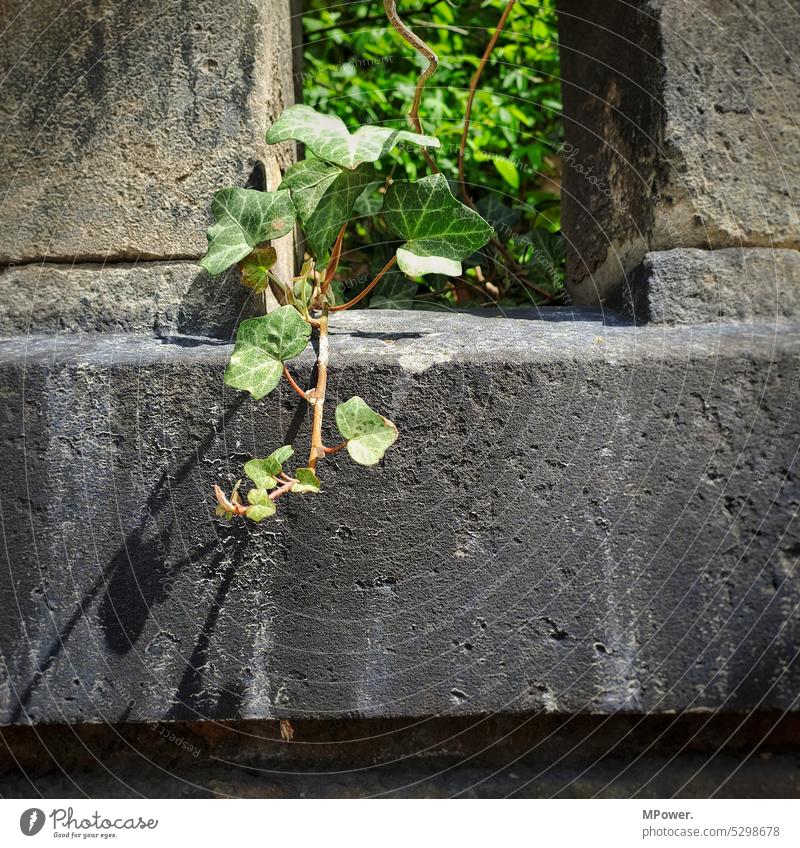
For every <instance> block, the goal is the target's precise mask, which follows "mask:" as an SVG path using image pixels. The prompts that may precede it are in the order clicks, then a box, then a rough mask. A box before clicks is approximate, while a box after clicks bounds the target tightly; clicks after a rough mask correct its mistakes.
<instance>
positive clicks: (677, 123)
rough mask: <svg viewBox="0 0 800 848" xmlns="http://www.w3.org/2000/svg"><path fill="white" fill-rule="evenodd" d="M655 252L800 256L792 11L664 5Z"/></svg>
mask: <svg viewBox="0 0 800 848" xmlns="http://www.w3.org/2000/svg"><path fill="white" fill-rule="evenodd" d="M652 5H654V6H656V7H657V8H658V9H659V14H660V29H661V39H662V49H663V54H662V56H661V57H659V58H660V60H661V61H662V62H663V63H664V64H665V66H666V73H665V77H664V82H665V86H664V91H663V97H662V100H663V105H664V117H665V126H664V136H663V144H664V151H663V153H664V159H665V164H666V167H665V169H664V171H663V177H664V180H665V182H664V184H663V185H662V186H661V187H660V188H659V192H660V194H661V196H663V197H664V198H665V201H666V202H664V203H663V204H660V205H657V206H656V214H655V226H654V233H653V241H652V249H655V250H661V249H667V248H670V247H678V246H681V247H705V248H707V247H737V246H741V245H747V246H762V247H798V246H800V217H799V216H798V203H799V202H800V196H799V195H798V186H800V123H798V121H799V119H800V61H799V60H798V56H800V25H798V23H799V22H798V9H797V5H796V4H791V3H787V2H786V1H785V0H757V2H755V3H744V4H743V3H739V2H737V0H700V2H698V0H660V2H658V3H656V4H652Z"/></svg>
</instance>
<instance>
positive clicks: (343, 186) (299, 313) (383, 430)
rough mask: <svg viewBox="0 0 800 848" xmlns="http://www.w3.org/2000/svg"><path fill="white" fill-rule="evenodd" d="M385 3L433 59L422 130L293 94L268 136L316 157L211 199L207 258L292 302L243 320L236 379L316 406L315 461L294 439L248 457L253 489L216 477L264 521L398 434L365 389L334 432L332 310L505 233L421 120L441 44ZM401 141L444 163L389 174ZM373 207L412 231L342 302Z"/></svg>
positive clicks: (239, 511) (447, 263) (233, 512)
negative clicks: (339, 282) (321, 469)
mask: <svg viewBox="0 0 800 848" xmlns="http://www.w3.org/2000/svg"><path fill="white" fill-rule="evenodd" d="M384 5H385V9H386V13H387V16H388V18H389V20H390V21H391V23H392V25H393V26H394V27H395V29H396V30H397V31H398V33H399V34H400V35H401V36H402V37H403V38H404V39H405V40H406V41H408V43H409V44H411V45H412V46H413V47H414V48H415V49H416V50H418V51H419V52H420V53H422V55H424V56H425V57H426V59H427V60H428V67H427V68H426V69H425V70H424V71H423V73H422V74H421V76H420V79H419V83H418V85H417V89H416V93H415V97H414V101H413V104H412V108H411V111H410V113H409V120H410V122H411V125H412V126H413V127H414V130H413V131H410V130H396V129H391V128H388V127H379V126H372V125H364V126H361V127H359V128H358V129H357V130H356V131H355V132H351V131H350V130H349V129H348V127H347V126H346V125H345V124H344V122H343V121H342V120H341V119H340V118H338V117H336V116H333V115H324V114H321V113H320V112H317V111H316V110H315V109H312V108H311V107H309V106H304V105H298V106H292V107H290V108H288V109H286V110H285V111H284V112H283V114H282V115H281V116H280V117H279V118H278V120H277V121H276V122H275V123H274V124H273V125H272V126H271V127H270V129H269V131H268V132H267V142H268V143H269V144H280V143H281V142H285V141H290V140H291V141H295V142H300V143H301V144H303V145H304V148H305V151H306V153H307V158H305V159H303V160H302V161H300V162H298V163H297V164H295V165H292V166H291V167H290V168H289V169H288V170H287V172H286V174H285V176H284V178H283V181H282V182H281V184H280V185H279V186H278V188H277V189H276V190H275V191H257V190H254V189H243V188H226V189H223V190H222V191H220V192H218V193H217V194H216V196H215V197H214V200H213V203H212V207H211V211H212V214H213V216H214V220H215V223H214V225H213V226H212V227H211V229H210V230H209V231H208V252H207V253H206V255H205V257H204V258H203V259H202V261H201V264H202V266H203V267H204V268H205V269H206V270H207V271H208V272H209V274H211V275H217V274H221V273H223V272H224V271H227V270H228V269H229V268H231V267H233V266H234V265H238V267H239V269H240V272H241V282H242V283H243V284H244V285H246V286H248V287H250V288H251V289H252V290H253V291H254V292H265V291H266V290H267V289H268V288H269V289H271V290H272V291H273V292H274V293H276V294H277V296H278V298H279V300H280V303H281V305H280V306H278V307H276V308H275V309H274V310H272V311H271V312H269V313H268V314H267V315H264V316H261V317H258V318H250V319H248V320H245V321H242V322H241V324H240V325H239V327H238V329H237V333H236V341H235V344H234V349H233V353H232V354H231V358H230V362H229V364H228V366H227V368H226V369H225V383H226V384H227V385H228V386H230V387H231V388H234V389H239V390H241V391H245V392H249V393H250V395H251V396H252V397H253V399H254V400H260V399H261V398H263V397H265V396H266V395H268V394H269V393H270V392H272V391H273V390H274V389H275V388H276V387H277V386H278V385H279V383H280V382H281V380H282V379H285V380H286V381H287V383H288V384H289V386H290V387H291V388H292V390H293V391H295V392H296V393H297V394H298V395H299V397H300V398H301V399H302V402H303V403H307V404H308V405H309V406H310V407H311V408H312V411H313V413H312V423H311V439H310V442H311V444H310V448H309V453H308V459H307V461H306V463H305V465H302V466H300V467H296V468H295V469H294V470H293V471H291V472H290V471H288V470H287V463H288V462H289V460H290V459H291V458H292V457H293V456H294V453H295V451H294V447H293V446H291V445H281V446H279V447H277V449H276V450H275V451H273V452H272V453H271V454H270V455H269V456H267V457H265V458H263V459H258V458H255V459H251V460H249V461H248V462H246V463H245V465H244V468H243V471H244V475H245V476H246V477H247V478H248V479H249V480H250V482H251V484H252V485H251V487H250V488H249V490H248V491H247V493H246V495H243V494H242V492H241V491H240V486H241V480H240V481H238V482H237V483H236V485H235V486H234V488H233V491H232V492H231V493H230V495H228V494H226V493H225V492H224V491H223V490H222V489H221V488H220V487H219V486H215V489H214V491H215V495H216V499H217V515H219V516H221V517H225V518H233V517H234V516H239V515H243V516H246V517H247V518H249V519H251V520H252V521H256V522H259V521H262V520H263V519H264V518H267V517H269V516H271V515H274V514H275V512H276V508H277V507H276V502H277V501H278V499H279V498H281V497H283V496H284V495H287V494H290V493H294V494H308V493H317V492H319V491H320V488H321V486H322V483H321V481H320V478H319V476H318V474H317V472H318V465H319V462H320V461H321V460H323V459H324V458H325V457H326V456H328V455H330V454H333V453H337V452H338V451H340V450H346V451H347V453H348V454H349V455H350V457H351V458H352V459H353V460H354V461H355V462H357V463H358V464H360V465H367V466H369V465H375V464H377V463H378V462H380V460H381V459H382V458H383V456H384V453H385V452H386V450H388V448H390V447H391V446H392V445H393V444H394V443H395V441H396V440H397V436H398V433H397V428H396V426H395V425H394V423H393V422H391V421H389V420H388V419H387V418H385V417H383V416H382V415H380V414H379V413H377V412H375V411H374V410H373V409H372V408H371V407H370V406H369V405H368V404H367V403H366V401H364V400H363V399H362V398H361V397H358V396H355V397H351V398H350V399H349V400H346V401H344V402H342V403H340V404H338V406H337V407H336V410H335V413H334V420H335V424H336V428H337V430H338V432H339V436H340V440H339V441H337V443H336V444H334V445H328V444H326V443H325V439H324V435H323V430H324V426H323V425H324V412H325V403H326V392H327V382H328V366H329V353H328V347H329V346H328V325H329V320H330V319H331V318H332V317H333V316H335V314H336V313H337V312H342V311H344V310H347V309H349V308H351V307H352V306H355V305H356V304H357V303H358V302H359V301H360V300H362V299H363V298H364V297H366V296H367V295H368V294H369V293H370V292H371V291H372V290H373V289H374V287H375V286H376V285H377V284H378V283H379V282H380V280H381V279H382V278H383V277H384V275H385V274H387V273H388V272H389V271H390V270H391V271H393V272H394V273H396V272H397V271H398V270H399V271H400V272H401V273H403V274H405V275H406V276H408V277H411V278H414V279H419V278H421V277H424V276H425V275H426V274H444V275H449V276H458V275H460V274H461V272H462V266H461V263H462V261H463V260H465V259H467V257H469V256H471V255H472V254H474V253H475V251H477V250H479V249H480V248H482V247H483V246H484V245H485V244H486V243H487V242H488V241H489V239H490V238H492V236H493V233H494V231H493V229H492V227H491V226H490V225H489V224H488V223H487V222H486V221H485V220H484V219H483V218H482V217H481V216H480V215H479V214H478V212H477V211H475V210H474V209H473V208H470V206H466V205H464V204H463V203H461V202H460V201H459V200H457V199H456V198H455V197H454V196H453V193H452V192H451V189H450V185H449V183H448V181H447V179H446V177H445V176H444V175H442V174H441V173H439V171H438V169H437V168H436V165H435V161H434V160H433V158H432V156H431V153H430V151H431V150H435V149H436V148H438V147H439V141H438V140H437V139H436V138H435V137H432V136H428V135H424V134H423V132H422V125H421V122H420V118H419V102H420V95H421V92H422V89H423V87H424V85H425V82H426V80H427V79H428V77H429V76H430V75H431V74H432V73H433V71H434V70H435V68H436V56H435V54H434V53H433V51H431V50H430V48H429V47H428V46H427V45H426V44H425V43H424V42H422V41H421V40H420V39H419V38H417V37H416V36H415V35H414V34H413V32H411V30H409V29H408V27H407V26H406V25H405V24H404V23H403V22H402V20H401V19H400V17H399V16H398V13H397V10H396V8H395V2H394V0H384ZM399 145H403V146H404V147H405V149H406V150H409V149H416V150H418V151H419V153H420V155H421V156H422V157H423V158H424V159H425V161H426V162H427V163H428V167H429V168H430V170H431V171H432V172H433V173H431V174H430V175H429V176H426V177H424V178H422V179H418V180H416V181H413V182H412V181H410V180H403V179H391V180H385V179H384V180H381V179H379V177H378V173H377V171H376V169H375V163H377V162H378V161H379V160H380V159H381V157H384V156H386V155H387V154H388V153H389V152H390V151H391V150H393V149H394V148H395V147H397V146H399ZM365 209H366V210H368V213H369V215H371V216H372V217H380V218H381V220H382V222H383V225H385V227H387V228H388V229H389V230H390V231H391V232H392V233H394V235H395V236H396V237H397V238H398V239H399V240H400V241H401V242H402V243H401V244H400V246H399V247H397V249H396V252H395V253H394V255H393V256H392V257H391V258H390V259H389V260H388V262H387V263H386V264H385V265H384V267H383V268H382V269H381V270H380V271H379V273H378V274H376V275H375V277H374V278H373V279H372V281H371V282H370V283H369V284H368V285H367V286H366V287H365V288H364V289H363V290H362V291H360V292H359V294H358V295H356V296H355V297H353V298H351V299H350V300H347V301H345V302H342V303H340V302H337V297H336V294H335V291H334V288H333V286H332V283H333V280H334V275H335V273H336V269H337V267H338V264H339V259H340V256H341V251H342V240H343V238H344V235H345V232H346V231H347V228H348V226H349V225H351V224H352V222H353V220H354V218H355V217H358V218H359V219H362V218H363V217H364V210H365ZM356 210H357V211H356ZM296 224H297V225H299V226H300V228H301V230H302V232H303V235H304V237H305V243H306V246H307V254H308V259H307V260H306V262H305V264H304V265H303V267H302V269H301V271H300V274H299V275H298V276H297V277H293V278H292V279H288V280H287V279H280V278H279V277H278V276H277V275H276V274H275V273H274V271H273V268H274V267H275V264H276V261H277V254H276V251H275V249H274V248H273V247H271V246H269V245H268V244H267V242H269V241H270V240H272V239H276V238H280V237H281V236H283V235H286V234H287V233H288V232H290V231H291V230H292V229H293V228H294V227H295V225H296ZM395 266H396V267H395ZM312 334H315V335H316V338H317V367H316V384H315V385H314V386H313V388H311V389H308V390H304V389H303V388H302V387H301V386H300V385H299V383H298V382H297V380H296V379H295V377H294V376H293V375H292V373H291V371H290V369H289V366H288V365H287V363H288V362H290V361H291V360H292V359H294V358H296V357H297V356H299V355H300V354H301V353H303V351H304V350H305V349H306V347H307V346H308V345H309V343H310V342H311V340H312Z"/></svg>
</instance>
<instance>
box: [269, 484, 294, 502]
mask: <svg viewBox="0 0 800 848" xmlns="http://www.w3.org/2000/svg"><path fill="white" fill-rule="evenodd" d="M294 484H295V481H294V480H287V481H286V482H285V483H284V484H283V485H282V486H278V488H277V489H273V490H272V491H271V492H270V493H269V499H270V500H271V501H276V500H278V498H279V497H280V496H281V495H285V494H286V493H287V492H288V491H290V490H291V488H292V486H294Z"/></svg>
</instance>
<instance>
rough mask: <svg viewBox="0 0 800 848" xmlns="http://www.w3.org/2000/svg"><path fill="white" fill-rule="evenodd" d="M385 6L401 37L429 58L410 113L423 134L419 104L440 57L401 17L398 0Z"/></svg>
mask: <svg viewBox="0 0 800 848" xmlns="http://www.w3.org/2000/svg"><path fill="white" fill-rule="evenodd" d="M383 8H384V9H385V10H386V17H387V18H388V19H389V23H390V24H391V25H392V26H393V27H394V28H395V30H396V31H397V32H398V33H399V35H400V37H401V38H402V39H403V40H404V41H407V42H408V43H409V44H410V45H411V46H412V47H413V48H414V49H415V50H416V51H417V53H421V54H422V55H423V56H424V57H425V58H426V59H427V60H428V67H427V68H425V70H424V71H423V72H422V73H421V74H420V75H419V79H418V80H417V88H416V91H415V92H414V102H413V103H412V104H411V111H410V112H409V113H408V117H409V119H410V120H411V124H412V126H413V127H414V129H415V130H416V131H417V132H418V133H420V134H422V122H421V121H420V119H419V105H420V101H421V100H422V91H423V89H424V88H425V83H426V82H427V81H428V80H429V79H430V77H431V76H432V75H433V74H434V73H435V71H436V69H437V68H438V67H439V57H438V56H437V55H436V54H435V53H434V52H433V50H431V48H430V47H428V45H427V44H426V43H425V42H424V41H423V40H422V39H421V38H420V37H419V36H417V35H415V34H414V33H413V32H412V31H411V30H410V29H409V28H408V27H407V26H406V25H405V24H404V23H403V21H402V20H401V19H400V15H398V14H397V2H396V0H383ZM422 155H423V156H424V157H425V161H426V162H427V163H428V166H429V167H430V169H431V170H432V171H433V173H434V174H438V173H439V169H438V168H437V167H436V163H435V162H434V161H433V158H432V157H431V155H430V153H428V151H427V149H426V148H424V147H423V148H422Z"/></svg>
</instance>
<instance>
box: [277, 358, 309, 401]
mask: <svg viewBox="0 0 800 848" xmlns="http://www.w3.org/2000/svg"><path fill="white" fill-rule="evenodd" d="M283 376H284V377H286V379H287V380H288V381H289V385H290V386H291V387H292V388H293V389H294V390H295V391H296V392H297V394H299V395H300V397H301V398H303V400H308V397H307V396H306V393H305V392H304V391H303V390H302V389H301V388H300V386H299V385H298V384H297V381H296V380H295V378H294V377H292V374H291V372H290V371H289V369H288V368H287V367H286V365H285V364H284V366H283Z"/></svg>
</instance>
